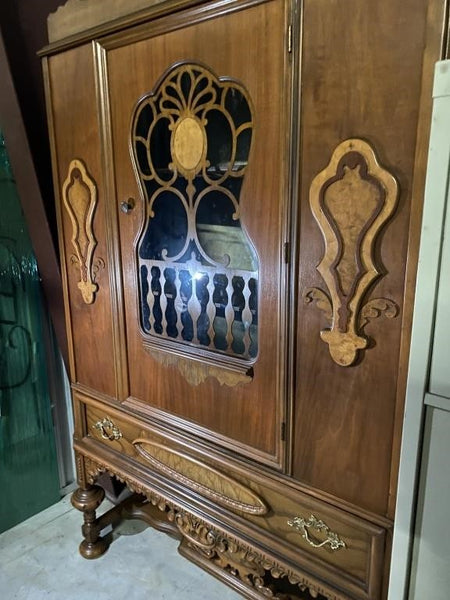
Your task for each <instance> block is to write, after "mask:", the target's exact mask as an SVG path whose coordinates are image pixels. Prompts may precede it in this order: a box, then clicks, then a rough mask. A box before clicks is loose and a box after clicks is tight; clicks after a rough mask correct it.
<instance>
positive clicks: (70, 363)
mask: <svg viewBox="0 0 450 600" xmlns="http://www.w3.org/2000/svg"><path fill="white" fill-rule="evenodd" d="M42 70H43V78H44V87H45V96H46V99H47V103H46V104H47V122H48V131H49V140H50V154H51V159H52V173H53V187H54V196H55V212H56V222H57V226H58V242H59V252H60V261H61V277H62V289H63V292H64V294H63V299H64V313H65V323H66V335H67V337H66V340H67V368H68V370H69V378H70V380H71V381H76V380H77V377H76V367H75V354H74V347H73V335H72V318H71V313H70V305H69V301H68V298H69V295H68V281H67V268H66V260H65V247H64V240H63V227H62V214H61V196H60V186H59V174H58V163H57V160H56V148H55V143H56V142H55V130H54V122H53V111H52V108H51V107H52V102H51V97H52V90H51V84H50V74H49V69H48V60H47V59H46V58H44V59H43V61H42Z"/></svg>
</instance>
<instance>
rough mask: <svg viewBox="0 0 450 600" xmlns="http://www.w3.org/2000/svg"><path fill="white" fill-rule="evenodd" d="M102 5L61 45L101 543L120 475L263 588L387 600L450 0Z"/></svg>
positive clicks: (86, 416) (89, 524) (73, 311)
mask: <svg viewBox="0 0 450 600" xmlns="http://www.w3.org/2000/svg"><path fill="white" fill-rule="evenodd" d="M98 4H99V3H98V2H95V1H94V0H89V2H87V3H84V4H81V5H80V3H78V2H75V1H74V0H69V1H68V2H67V4H66V6H64V7H62V8H60V9H59V10H58V11H57V13H55V14H54V15H52V16H51V17H50V18H49V31H50V36H51V40H50V41H51V43H50V45H49V46H48V47H47V48H45V49H44V50H43V51H42V57H43V63H44V75H45V81H46V92H47V103H48V114H49V127H50V136H51V141H52V148H53V160H54V179H55V189H56V196H57V207H58V218H59V231H60V249H61V258H62V269H63V277H64V285H65V292H66V316H67V324H68V334H69V341H70V362H71V364H70V367H71V379H72V390H73V401H74V412H75V423H76V431H75V441H74V446H75V452H76V458H77V468H78V479H79V484H80V488H79V490H78V491H77V492H75V494H74V497H73V503H74V505H75V506H77V507H78V508H80V509H81V510H83V512H84V518H85V527H84V537H85V539H84V541H83V543H82V546H81V552H82V554H83V555H84V556H86V557H88V558H91V557H96V556H98V555H99V554H101V553H102V552H103V551H104V549H105V547H106V541H105V540H104V539H103V538H102V537H101V529H102V527H104V525H105V524H106V523H107V521H108V517H107V516H106V517H105V516H104V517H102V518H100V519H97V518H96V516H95V510H96V508H97V507H98V505H99V504H100V502H101V499H102V492H101V490H100V488H98V487H97V486H96V485H95V482H96V479H97V478H98V476H99V474H100V473H102V472H105V471H107V472H109V473H110V474H112V475H114V476H115V477H117V478H118V479H119V480H121V481H124V482H125V483H126V484H127V485H128V487H129V488H130V489H131V490H133V491H135V492H137V493H139V494H141V495H142V496H143V498H145V500H143V501H142V502H143V504H142V506H141V507H140V509H139V511H140V513H139V514H140V515H141V516H143V518H147V520H149V521H150V522H152V524H154V525H155V526H158V527H160V528H163V529H165V530H171V531H172V533H174V534H176V535H178V536H179V537H180V540H181V546H180V548H181V551H182V552H183V554H185V555H186V556H187V557H188V558H190V559H191V560H194V561H195V562H197V563H199V564H200V565H201V566H203V567H204V568H205V569H207V570H209V571H210V572H212V573H214V574H215V575H216V576H218V577H220V578H222V579H224V581H225V582H226V583H228V584H229V585H231V586H233V587H235V589H237V590H238V591H239V592H240V593H242V594H243V595H244V596H246V597H248V598H259V597H274V598H280V599H281V598H311V597H313V598H320V599H323V598H325V599H327V600H332V599H333V600H337V599H339V600H350V599H352V600H359V599H361V600H362V599H366V600H380V599H381V598H385V597H386V592H385V590H386V589H387V581H388V561H389V553H390V539H391V533H392V526H393V519H394V506H395V488H396V478H397V466H398V460H399V456H398V455H399V444H400V436H401V423H402V411H403V398H404V387H405V363H406V361H407V357H408V348H409V330H410V321H411V311H412V303H411V299H412V294H413V281H414V274H415V267H416V262H417V239H418V230H419V220H420V210H421V203H422V195H423V182H424V176H425V164H426V149H427V143H428V130H429V120H430V106H431V85H432V67H433V63H434V61H436V60H438V59H439V58H440V57H441V55H442V53H443V49H442V48H441V44H442V40H443V39H444V32H445V28H446V23H445V2H444V1H443V0H442V1H441V0H429V1H428V2H423V1H422V0H420V1H419V0H408V1H407V2H392V1H390V2H387V1H386V2H385V1H384V0H383V1H381V2H377V3H373V2H372V3H370V2H366V1H364V2H361V1H360V0H350V1H349V2H345V3H342V2H340V3H337V2H333V1H330V0H326V1H325V0H314V1H304V2H301V3H300V2H299V3H296V2H294V3H291V2H286V1H284V0H268V1H264V2H262V1H259V0H226V1H221V2H193V1H183V2H164V3H156V4H155V3H151V2H149V1H144V0H142V1H139V0H136V1H135V2H134V3H133V4H132V5H130V6H129V8H128V12H127V11H126V10H125V9H124V6H125V3H123V2H121V1H119V0H108V2H103V3H102V6H104V7H106V8H104V10H103V12H101V13H100V12H98ZM154 507H157V508H154ZM119 510H120V509H119V508H117V509H113V511H112V513H111V519H110V520H113V519H115V518H116V517H117V514H118V511H119ZM156 513H159V516H156Z"/></svg>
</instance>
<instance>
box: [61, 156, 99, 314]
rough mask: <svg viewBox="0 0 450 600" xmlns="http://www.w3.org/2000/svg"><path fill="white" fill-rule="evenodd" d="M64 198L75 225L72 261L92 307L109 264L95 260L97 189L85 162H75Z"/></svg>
mask: <svg viewBox="0 0 450 600" xmlns="http://www.w3.org/2000/svg"><path fill="white" fill-rule="evenodd" d="M62 197H63V201H64V206H65V208H66V210H67V213H68V215H69V217H70V220H71V223H72V246H73V248H74V250H75V254H73V255H72V256H71V257H70V261H71V263H72V264H74V265H76V266H77V268H78V269H79V270H80V281H79V282H78V289H79V290H80V292H81V295H82V297H83V300H84V302H85V303H86V304H92V303H93V302H94V300H95V292H97V290H98V285H97V284H96V283H95V278H96V274H97V273H98V271H99V269H100V268H103V267H104V266H105V262H104V260H103V259H102V258H97V259H96V260H95V261H94V258H93V255H94V250H95V247H96V246H97V240H96V239H95V236H94V231H93V221H94V214H95V209H96V207H97V187H96V185H95V182H94V180H93V179H92V177H91V176H90V175H89V173H88V171H87V169H86V167H85V165H84V163H83V162H82V161H81V160H78V159H74V160H72V161H71V163H70V165H69V171H68V174H67V178H66V180H65V181H64V184H63V188H62Z"/></svg>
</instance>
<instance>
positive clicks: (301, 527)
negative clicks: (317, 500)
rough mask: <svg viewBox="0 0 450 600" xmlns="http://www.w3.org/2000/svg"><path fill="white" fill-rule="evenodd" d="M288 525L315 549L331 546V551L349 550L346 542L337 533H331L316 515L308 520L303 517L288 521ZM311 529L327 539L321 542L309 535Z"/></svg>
mask: <svg viewBox="0 0 450 600" xmlns="http://www.w3.org/2000/svg"><path fill="white" fill-rule="evenodd" d="M287 524H288V525H289V526H290V527H293V528H294V529H296V530H297V531H299V532H300V533H301V534H302V538H304V539H305V540H306V541H307V542H308V544H309V545H310V546H313V548H322V547H323V546H326V545H327V544H328V545H329V546H330V549H331V550H339V548H347V546H346V544H345V542H344V540H341V538H340V537H339V536H338V534H337V533H334V531H331V530H330V528H329V527H328V525H326V524H325V523H324V522H323V521H321V520H320V519H318V518H317V517H316V516H315V515H311V516H310V517H309V519H308V520H306V519H304V518H303V517H294V518H293V519H292V521H288V522H287ZM310 529H313V530H315V531H317V532H319V533H321V534H323V535H325V536H326V537H325V539H324V540H322V541H320V540H319V539H317V538H315V537H314V536H312V535H311V534H310V533H309V530H310Z"/></svg>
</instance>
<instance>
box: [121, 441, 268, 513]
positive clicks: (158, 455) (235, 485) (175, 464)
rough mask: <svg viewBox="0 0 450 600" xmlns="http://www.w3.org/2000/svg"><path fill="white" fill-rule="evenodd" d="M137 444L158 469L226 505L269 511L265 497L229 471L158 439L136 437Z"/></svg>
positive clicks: (246, 509) (248, 510) (243, 509)
mask: <svg viewBox="0 0 450 600" xmlns="http://www.w3.org/2000/svg"><path fill="white" fill-rule="evenodd" d="M133 445H134V447H135V448H136V450H137V451H138V452H139V454H140V455H141V456H142V457H143V458H145V460H147V461H148V462H149V463H150V464H151V465H152V466H153V467H155V468H156V469H158V471H160V472H162V473H164V474H165V475H168V476H169V477H172V478H173V479H175V480H176V481H179V482H180V483H183V484H185V485H187V486H189V487H190V488H191V489H194V490H195V491H196V492H198V493H200V494H202V495H203V496H206V497H207V498H211V499H212V500H214V501H215V502H218V503H219V504H221V505H222V506H226V507H228V508H232V509H233V510H238V511H241V512H245V513H250V514H253V515H264V514H266V513H267V506H266V505H265V503H264V502H263V501H262V500H261V498H259V497H258V496H257V495H256V494H255V493H254V492H253V491H252V490H249V489H248V488H247V487H245V486H244V485H242V484H241V483H239V482H238V481H236V480H234V479H232V478H231V477H229V476H228V475H225V473H221V472H220V471H218V470H216V469H214V468H213V467H210V466H208V465H205V464H204V463H202V462H200V461H198V460H196V459H195V458H191V457H188V456H186V455H184V454H182V453H181V452H177V451H176V450H170V449H168V448H165V447H164V446H162V445H161V444H158V443H156V442H150V441H149V440H146V439H141V438H139V439H136V440H134V441H133Z"/></svg>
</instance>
